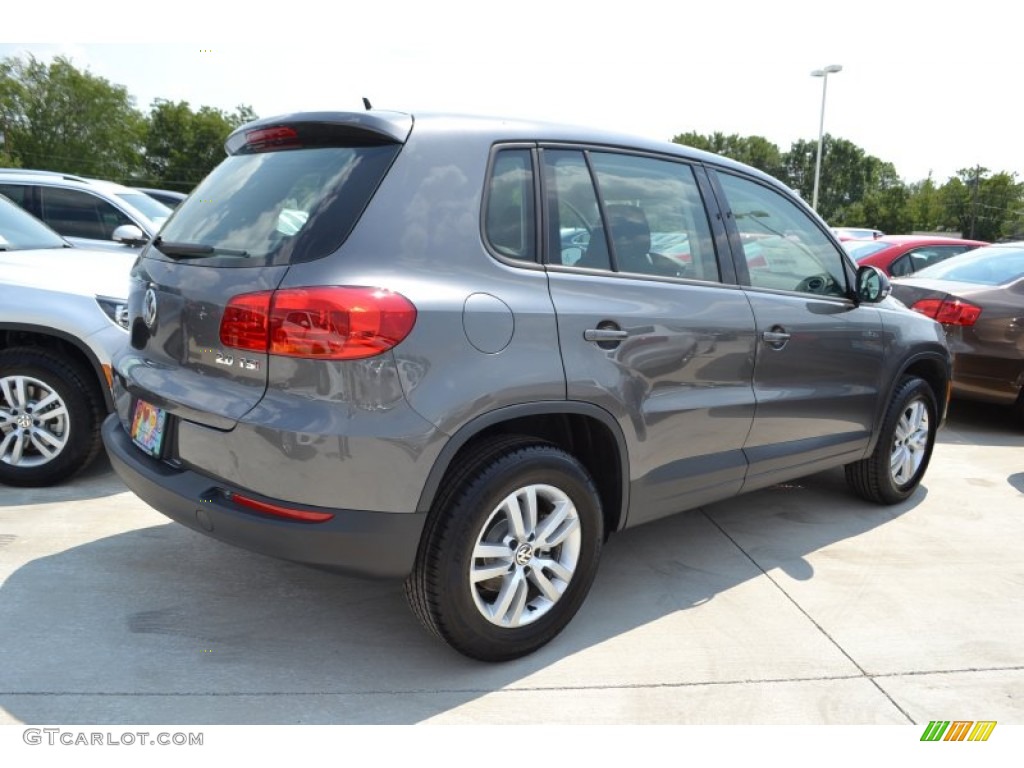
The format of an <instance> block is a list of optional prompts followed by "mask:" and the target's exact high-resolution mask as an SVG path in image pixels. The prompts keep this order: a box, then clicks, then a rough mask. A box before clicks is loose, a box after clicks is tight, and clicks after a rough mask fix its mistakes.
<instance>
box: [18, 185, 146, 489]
mask: <svg viewBox="0 0 1024 768" xmlns="http://www.w3.org/2000/svg"><path fill="white" fill-rule="evenodd" d="M135 255H136V254H135V252H134V251H133V250H130V249H127V248H126V249H124V252H123V253H117V252H112V251H109V250H108V251H92V250H88V249H86V248H76V247H73V246H71V245H70V244H69V243H68V242H67V241H66V240H64V239H63V238H62V237H60V236H59V235H58V234H57V233H56V232H54V231H53V230H51V229H50V228H48V227H46V226H45V225H44V224H42V223H40V222H39V221H38V220H36V219H34V218H33V217H32V216H30V215H29V214H28V213H26V212H25V211H23V210H22V209H21V208H19V207H18V206H16V205H14V203H12V202H11V201H9V200H7V199H6V198H4V197H3V196H0V483H7V484H10V485H48V484H50V483H54V482H57V481H60V480H63V479H65V478H67V477H70V476H71V475H73V474H74V473H76V472H77V471H79V470H80V469H83V468H84V467H85V466H86V465H88V464H89V462H90V461H92V459H93V458H94V457H95V456H96V455H97V453H98V452H99V450H100V436H99V427H100V422H101V421H102V420H103V417H104V416H105V415H106V414H107V412H108V411H109V410H110V409H111V407H112V405H113V402H112V399H111V395H110V375H111V373H110V360H111V356H112V354H113V353H114V352H115V351H116V350H117V349H118V348H119V347H121V346H122V345H123V344H125V343H126V341H127V338H128V334H127V332H126V330H125V327H126V326H127V314H126V311H125V303H126V302H125V298H124V297H125V296H126V295H127V290H128V279H129V273H130V271H131V265H132V263H133V262H134V260H135Z"/></svg>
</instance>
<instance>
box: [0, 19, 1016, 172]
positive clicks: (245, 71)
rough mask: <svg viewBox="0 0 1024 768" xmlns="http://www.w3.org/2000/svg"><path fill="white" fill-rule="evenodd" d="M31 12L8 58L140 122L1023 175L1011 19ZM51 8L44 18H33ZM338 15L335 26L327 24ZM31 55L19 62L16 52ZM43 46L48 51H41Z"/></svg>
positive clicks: (11, 31) (17, 25)
mask: <svg viewBox="0 0 1024 768" xmlns="http://www.w3.org/2000/svg"><path fill="white" fill-rule="evenodd" d="M347 5H349V4H347V3H335V4H331V5H330V6H327V5H321V4H316V5H314V4H309V3H293V4H290V5H289V4H287V3H274V4H269V3H268V4H262V3H254V2H250V3H241V4H238V3H233V4H230V5H223V6H221V5H220V4H215V3H213V2H204V3H199V2H195V0H176V2H173V3H161V4H159V7H158V8H157V9H156V10H152V11H140V4H139V3H137V2H135V3H129V2H123V0H108V1H107V2H99V3H97V2H96V0H94V2H92V3H88V4H82V3H75V4H72V3H70V2H69V3H64V2H63V0H62V1H61V2H56V3H54V2H50V3H47V4H45V10H33V8H32V7H31V6H29V4H25V3H19V4H18V6H16V7H15V8H14V9H13V10H12V9H11V8H7V9H6V10H5V11H4V19H3V24H2V27H0V29H2V35H3V38H4V41H5V42H4V43H3V44H0V57H4V56H11V55H19V54H21V53H32V54H33V55H35V56H36V57H37V58H41V59H45V60H49V58H50V57H52V56H54V55H64V56H67V57H69V58H70V59H71V60H72V62H73V63H74V64H75V65H76V66H77V67H79V68H80V69H88V70H89V71H90V72H91V73H92V74H94V75H97V76H100V77H104V78H106V79H108V80H110V81H111V82H113V83H117V84H120V85H124V86H125V87H126V88H127V89H128V92H129V93H130V94H132V96H134V97H135V99H136V105H137V106H139V107H140V108H142V109H147V108H148V107H149V105H150V103H151V102H152V100H153V99H156V98H164V99H170V100H174V101H178V100H184V101H187V102H189V103H190V104H191V105H192V106H193V108H197V107H199V106H202V105H208V106H213V107H218V108H221V109H224V110H226V111H230V110H233V109H234V108H235V107H236V106H238V105H239V104H248V105H250V106H252V107H253V109H255V111H256V113H257V114H259V115H260V116H261V117H267V116H270V115H274V114H280V113H284V112H290V111H299V110H314V109H341V110H348V109H362V102H361V99H362V97H364V96H365V97H368V98H369V99H370V100H371V101H372V102H373V105H374V107H378V108H393V109H400V110H406V111H415V110H431V111H438V110H453V111H458V112H472V113H485V114H492V115H507V116H515V117H530V118H541V119H551V120H557V121H569V122H573V123H580V124H592V125H600V126H602V127H605V128H612V129H620V130H625V131H628V132H631V133H636V134H640V135H644V136H649V137H653V138H657V139H666V140H667V139H670V138H671V137H672V136H674V135H676V134H678V133H684V132H686V131H691V130H692V131H697V132H700V133H711V132H714V131H721V132H723V133H738V134H741V135H745V136H746V135H761V136H765V137H766V138H768V139H770V140H771V141H773V142H775V143H776V144H778V145H779V147H780V148H781V149H783V150H787V149H788V148H789V146H790V144H791V143H792V142H793V141H796V140H799V139H807V140H815V139H817V134H818V120H819V117H820V110H821V101H822V80H821V79H820V78H814V77H811V74H810V73H811V71H812V70H814V69H820V68H822V67H824V66H825V65H828V64H839V65H842V67H843V70H842V72H840V73H838V74H835V75H831V76H830V77H829V79H828V97H827V103H826V112H825V130H826V132H829V133H831V134H833V135H834V136H838V137H842V138H844V139H847V140H849V141H852V142H853V143H855V144H857V145H858V146H860V147H861V148H862V149H864V150H865V151H866V152H868V153H869V154H872V155H874V156H876V157H878V158H880V159H882V160H885V161H888V162H891V163H893V164H894V165H895V167H896V170H897V172H898V173H899V174H900V175H901V176H902V177H903V178H904V179H905V180H907V181H917V180H920V179H923V178H925V177H926V176H927V175H928V174H929V173H931V174H932V176H933V177H934V178H935V179H936V181H938V182H943V181H945V180H946V179H947V178H948V177H949V176H951V175H953V174H955V173H956V171H957V170H958V169H960V168H966V167H973V166H975V165H981V166H983V167H986V168H988V169H990V170H992V171H1007V172H1011V173H1024V156H1022V153H1021V151H1020V145H1021V141H1020V138H1019V129H1018V124H1019V123H1018V120H1017V119H1014V118H1015V117H1016V113H1017V112H1018V111H1019V106H1018V104H1019V95H1018V88H1017V86H1018V84H1019V83H1020V82H1021V80H1022V78H1021V74H1022V73H1024V63H1022V62H1024V57H1021V56H1020V54H1019V53H1018V48H1019V42H1018V38H1019V32H1018V31H1017V24H1016V20H1015V17H1016V13H1015V12H1011V11H1010V10H1009V9H1010V7H1011V6H1010V4H1007V3H1005V2H1003V0H1000V2H999V3H997V2H995V1H994V0H974V2H972V3H960V4H957V5H956V6H955V7H956V10H955V12H954V10H953V9H954V6H953V5H952V4H940V3H934V2H929V3H925V2H909V1H908V0H889V1H888V2H879V1H878V0H862V2H860V3H858V4H851V3H831V4H829V3H826V2H806V1H804V0H774V1H773V2H764V1H763V0H757V1H756V2H755V1H754V0H734V2H731V3H730V2H701V3H694V2H678V1H677V2H671V0H657V1H655V0H630V1H629V2H614V1H608V2H599V0H593V1H592V2H581V1H579V0H562V1H559V0H546V2H538V1H537V0H516V2H512V3H501V2H486V0H476V2H469V1H467V0H423V1H421V2H410V1H409V0H392V2H386V0H378V2H377V3H375V4H373V7H372V8H368V7H366V6H368V5H369V4H367V3H359V4H358V7H357V8H355V9H352V8H348V7H346V6H347ZM39 7H40V8H42V7H43V6H42V5H40V6H39ZM328 7H330V8H332V10H331V12H330V13H329V14H328V13H326V12H325V9H326V8H328ZM100 9H103V12H100ZM19 41H24V42H19ZM32 41H36V42H32Z"/></svg>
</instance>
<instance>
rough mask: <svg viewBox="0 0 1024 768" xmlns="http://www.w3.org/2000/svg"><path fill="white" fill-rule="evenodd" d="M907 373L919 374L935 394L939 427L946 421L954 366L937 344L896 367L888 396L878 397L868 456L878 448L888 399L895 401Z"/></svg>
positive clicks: (911, 374)
mask: <svg viewBox="0 0 1024 768" xmlns="http://www.w3.org/2000/svg"><path fill="white" fill-rule="evenodd" d="M905 376H916V377H918V378H919V379H922V380H923V381H924V382H925V383H926V384H927V385H928V386H929V388H930V389H931V390H932V393H933V394H934V395H935V403H936V405H937V406H938V409H939V414H938V415H939V426H941V425H942V423H943V422H945V420H946V411H947V410H948V408H949V391H950V389H949V388H950V382H951V381H952V367H951V363H950V360H949V356H948V354H947V353H946V351H945V350H944V349H943V348H941V347H936V348H935V349H934V350H932V349H929V350H923V351H920V352H918V353H916V354H914V355H911V356H910V357H908V358H907V359H906V360H904V361H903V362H902V364H901V365H900V366H899V367H898V368H897V369H896V373H895V375H894V376H892V377H891V379H890V381H889V386H888V387H887V388H886V390H885V393H884V394H885V396H884V397H881V398H879V403H878V410H877V412H876V414H875V424H876V425H877V427H876V429H875V430H873V434H872V436H871V444H870V445H869V446H868V449H867V451H865V456H867V455H869V454H870V453H871V452H872V451H873V450H874V449H875V445H876V444H877V442H878V433H879V429H880V427H881V424H882V420H883V419H884V418H885V413H886V411H887V410H888V408H889V402H890V401H891V400H892V397H893V393H894V392H895V391H896V388H897V387H898V386H899V384H900V381H902V380H903V377H905Z"/></svg>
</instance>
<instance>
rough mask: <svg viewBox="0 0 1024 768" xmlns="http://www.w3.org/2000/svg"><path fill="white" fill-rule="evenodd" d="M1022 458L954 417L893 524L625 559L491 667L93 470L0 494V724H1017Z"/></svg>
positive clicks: (736, 530)
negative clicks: (544, 636) (192, 526)
mask: <svg viewBox="0 0 1024 768" xmlns="http://www.w3.org/2000/svg"><path fill="white" fill-rule="evenodd" d="M1022 448H1024V431H1021V430H1019V429H1018V428H1016V427H1015V426H1014V425H1012V424H1011V423H1009V420H1008V418H1007V414H1006V413H1005V412H1003V411H1000V410H998V409H988V408H982V407H978V406H971V405H968V404H963V405H959V404H955V406H954V411H953V415H952V418H951V420H950V422H949V423H948V424H947V426H946V428H945V429H944V431H943V432H942V433H941V437H940V445H938V446H937V448H936V451H935V455H934V458H933V461H932V466H931V469H930V470H929V473H928V476H927V477H926V478H925V483H924V486H923V487H922V488H921V489H920V490H919V491H918V493H917V494H916V495H915V496H914V497H913V498H912V499H911V500H910V501H908V502H907V503H905V504H903V505H901V506H898V507H892V508H883V507H876V506H872V505H868V504H865V503H862V502H860V501H857V500H855V499H854V498H853V497H852V496H851V495H850V494H848V493H847V492H846V489H845V485H844V482H843V478H842V473H841V472H828V473H823V474H819V475H816V476H813V477H811V478H808V479H806V480H804V481H801V482H798V483H793V484H789V485H786V486H780V487H776V488H771V489H768V490H765V491H762V492H758V493H756V494H752V495H748V496H745V497H741V498H738V499H735V500H732V501H730V502H727V503H722V504H716V505H713V506H709V507H706V508H704V509H702V510H698V511H695V512H691V513H688V514H685V515H680V516H676V517H675V518H671V519H667V520H664V521H660V522H657V523H653V524H650V525H648V526H646V527H642V528H638V529H636V530H634V531H630V532H627V533H624V534H620V535H618V536H616V537H614V538H613V539H612V541H611V542H610V544H609V546H608V547H607V548H606V550H605V557H604V559H603V561H602V564H601V569H600V572H599V574H598V577H597V581H596V583H595V586H594V589H593V591H592V593H591V595H590V597H589V599H588V600H587V602H586V603H585V605H584V607H583V609H582V610H581V612H580V613H579V615H578V616H577V617H576V619H575V620H574V621H573V622H572V624H570V626H569V628H568V629H567V630H566V632H564V633H563V634H562V635H561V636H560V637H559V638H558V639H557V640H556V641H555V642H554V643H552V644H551V645H550V646H548V647H546V648H545V649H543V650H541V651H540V652H539V653H537V654H535V655H533V656H532V657H530V658H527V659H522V660H519V661H516V662H512V663H507V664H502V665H486V664H481V663H477V662H473V661H469V660H467V659H464V658H462V657H461V656H458V655H456V654H455V653H453V652H451V651H449V650H448V649H446V648H445V647H444V646H442V645H441V644H439V643H437V642H435V641H434V640H432V639H430V638H429V637H428V636H427V635H426V634H425V633H424V632H423V631H422V630H421V629H420V628H419V626H418V625H417V624H416V622H415V619H414V618H413V616H412V614H411V613H410V612H409V610H408V609H407V608H406V606H405V603H404V599H403V596H402V591H401V586H400V585H399V584H394V583H382V582H367V581H360V580H356V579H350V578H346V577H341V576H336V575H332V574H328V573H322V572H319V571H314V570H310V569H306V568H303V567H300V566H296V565H292V564H289V563H283V562H278V561H275V560H271V559H267V558H264V557H261V556H259V555H255V554H250V553H247V552H244V551H241V550H237V549H234V548H231V547H228V546H226V545H223V544H220V543H218V542H215V541H212V540H210V539H207V538H205V537H203V536H200V535H199V534H196V533H193V532H191V531H188V530H186V529H185V528H183V527H181V526H178V525H175V524H171V523H169V522H168V521H166V519H165V518H164V517H162V516H161V515H159V514H158V513H156V512H154V511H153V510H151V509H150V508H149V507H147V506H146V505H144V504H143V503H142V502H140V501H138V500H137V499H136V498H135V497H134V496H133V495H131V494H130V493H128V492H127V491H125V489H124V487H123V486H122V485H121V484H120V482H119V480H118V479H117V478H116V476H115V475H114V474H113V473H112V471H111V470H110V467H109V465H108V464H107V463H106V462H105V461H102V462H100V463H99V464H98V465H97V466H96V467H94V468H92V469H91V470H90V471H89V472H88V474H87V475H85V476H83V477H80V478H78V479H77V480H75V481H74V482H73V483H71V484H69V485H66V486H61V487H57V488H50V489H35V490H22V489H14V488H7V487H3V486H0V579H2V580H3V581H2V587H0V657H2V659H3V662H2V664H0V723H26V724H40V723H66V724H150V723H161V724H178V723H193V724H206V723H229V724H230V723H253V724H257V723H352V724H357V723H397V724H404V723H419V722H437V723H524V724H536V723H545V722H550V723H681V724H696V723H701V724H707V723H722V724H761V723H764V724H776V723H788V724H816V723H828V724H872V723H878V724H908V723H927V722H928V721H929V720H933V719H946V720H953V719H973V720H997V721H999V723H1000V724H1003V723H1011V724H1012V723H1016V724H1024V451H1022Z"/></svg>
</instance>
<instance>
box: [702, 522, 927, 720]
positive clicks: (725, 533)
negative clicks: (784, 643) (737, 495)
mask: <svg viewBox="0 0 1024 768" xmlns="http://www.w3.org/2000/svg"><path fill="white" fill-rule="evenodd" d="M700 512H701V514H702V515H704V518H705V519H706V520H707V521H708V522H709V523H711V524H712V525H713V526H715V528H717V529H718V530H719V531H721V533H722V535H723V536H725V538H727V539H728V540H729V541H731V542H732V545H733V546H734V547H736V549H738V550H739V551H740V552H741V553H742V554H743V556H744V557H745V558H747V560H749V561H750V562H751V564H753V566H754V567H755V568H757V570H759V571H760V572H761V573H762V574H764V576H765V578H766V579H768V581H769V582H771V584H772V585H773V586H774V587H775V588H776V589H777V590H779V592H780V593H782V595H783V596H784V597H785V598H786V600H788V601H789V602H790V603H791V604H792V605H793V607H794V608H796V609H797V610H798V611H799V612H800V613H802V614H803V615H804V618H806V619H807V620H808V621H809V622H810V623H811V624H812V625H814V627H815V628H816V629H817V630H818V631H819V632H820V633H821V634H822V635H823V636H824V637H825V638H826V639H827V640H828V641H829V642H830V643H832V645H833V646H835V648H836V650H838V651H839V652H840V653H841V654H842V655H843V656H845V657H846V658H847V659H848V660H849V662H850V663H851V664H853V666H854V667H856V668H857V669H858V670H859V671H860V673H861V676H862V677H864V678H865V679H866V680H870V681H871V684H872V685H873V686H875V688H876V689H877V690H878V692H879V693H880V694H882V696H884V697H885V698H886V699H887V700H888V701H889V703H890V704H892V706H893V707H895V708H896V710H897V711H898V712H899V713H901V714H902V715H903V716H904V717H905V718H907V722H908V723H910V724H911V725H917V722H916V721H915V720H914V718H912V717H911V716H910V713H909V712H907V711H906V710H905V709H904V708H903V707H901V706H900V705H899V704H898V703H897V702H896V700H895V699H894V698H893V697H892V695H891V694H890V693H889V692H888V691H887V690H885V689H884V688H883V687H882V686H881V685H880V684H879V683H878V681H877V680H876V679H875V676H874V675H872V674H871V673H869V672H868V671H867V670H866V669H864V667H862V666H861V665H860V663H859V662H858V661H857V660H856V659H854V658H853V656H852V655H850V653H849V652H848V651H847V650H846V649H845V648H843V646H842V645H840V643H839V641H837V640H836V639H835V638H834V637H832V635H830V634H829V633H828V631H827V630H826V629H825V628H824V627H823V626H821V624H820V623H818V621H817V620H816V619H815V618H814V617H813V616H811V614H809V613H808V612H807V611H806V610H805V609H804V607H803V606H802V605H800V603H798V602H797V601H796V599H795V598H794V597H793V596H792V595H790V594H789V592H787V591H786V589H785V588H784V587H783V586H782V585H781V584H780V583H779V582H778V581H776V580H775V579H773V578H772V576H771V574H770V573H768V571H766V570H765V569H764V568H762V567H761V564H760V563H759V562H757V560H755V559H754V558H753V556H752V555H751V554H750V553H749V552H747V550H745V549H744V548H743V547H742V546H740V543H739V542H738V541H736V539H734V538H733V537H732V536H730V535H729V532H728V531H726V530H725V528H723V527H722V526H721V525H720V524H719V523H718V521H717V520H715V519H714V518H712V517H711V515H709V514H708V513H707V510H706V509H705V508H704V507H701V508H700Z"/></svg>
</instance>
